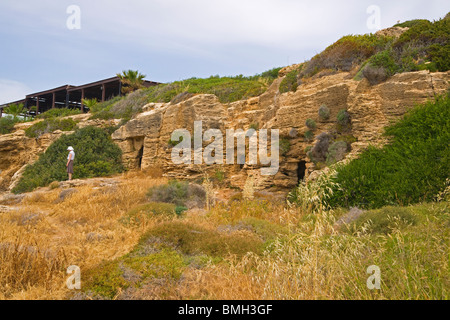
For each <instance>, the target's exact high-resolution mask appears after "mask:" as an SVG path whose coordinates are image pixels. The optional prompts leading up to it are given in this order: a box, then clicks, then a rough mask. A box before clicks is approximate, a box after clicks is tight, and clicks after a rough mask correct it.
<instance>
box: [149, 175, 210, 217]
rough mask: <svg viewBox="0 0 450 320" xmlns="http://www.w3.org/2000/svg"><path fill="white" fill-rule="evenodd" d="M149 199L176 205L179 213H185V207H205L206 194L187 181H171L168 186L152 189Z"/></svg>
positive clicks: (197, 186)
mask: <svg viewBox="0 0 450 320" xmlns="http://www.w3.org/2000/svg"><path fill="white" fill-rule="evenodd" d="M147 198H148V200H150V201H154V202H164V203H172V204H175V205H176V206H177V207H179V208H178V211H180V210H181V211H184V210H183V207H184V208H186V207H200V208H203V207H204V206H205V201H206V192H205V190H204V189H203V188H202V187H201V186H199V185H196V184H189V182H185V181H176V180H172V181H169V183H168V184H165V185H160V186H156V187H152V188H150V189H149V190H148V192H147Z"/></svg>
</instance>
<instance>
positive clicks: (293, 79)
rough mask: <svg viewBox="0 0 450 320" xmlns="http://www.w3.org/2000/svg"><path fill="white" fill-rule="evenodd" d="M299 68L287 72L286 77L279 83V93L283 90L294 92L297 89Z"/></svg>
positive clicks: (283, 91)
mask: <svg viewBox="0 0 450 320" xmlns="http://www.w3.org/2000/svg"><path fill="white" fill-rule="evenodd" d="M299 71H300V69H295V70H292V71H291V72H289V73H288V74H287V75H286V77H285V78H284V79H283V80H282V81H281V83H280V89H279V90H280V93H285V92H289V91H292V92H295V91H296V90H297V87H298V80H297V77H298V74H299Z"/></svg>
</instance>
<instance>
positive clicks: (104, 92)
mask: <svg viewBox="0 0 450 320" xmlns="http://www.w3.org/2000/svg"><path fill="white" fill-rule="evenodd" d="M105 98H106V87H105V84H102V102H105Z"/></svg>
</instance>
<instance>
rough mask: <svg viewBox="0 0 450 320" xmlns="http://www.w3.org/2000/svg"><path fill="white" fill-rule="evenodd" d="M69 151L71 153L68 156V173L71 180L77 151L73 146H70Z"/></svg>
mask: <svg viewBox="0 0 450 320" xmlns="http://www.w3.org/2000/svg"><path fill="white" fill-rule="evenodd" d="M67 151H70V152H69V155H68V156H67V164H66V167H67V173H68V174H69V181H70V180H72V174H73V160H75V152H74V151H73V148H72V147H68V148H67Z"/></svg>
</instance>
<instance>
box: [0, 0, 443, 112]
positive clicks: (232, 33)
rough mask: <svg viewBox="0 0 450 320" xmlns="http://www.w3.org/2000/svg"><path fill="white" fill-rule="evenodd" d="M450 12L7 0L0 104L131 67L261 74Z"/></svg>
mask: <svg viewBox="0 0 450 320" xmlns="http://www.w3.org/2000/svg"><path fill="white" fill-rule="evenodd" d="M70 6H76V8H79V15H78V11H77V10H75V11H73V10H72V8H73V7H70ZM373 6H376V7H373ZM374 8H375V9H374ZM376 8H378V9H379V11H378V9H376ZM68 9H70V10H68ZM448 11H450V1H448V0H426V1H419V0H410V1H401V0H397V1H396V0H387V1H386V0H370V1H366V0H349V1H331V0H330V1H320V0H316V1H302V0H222V1H216V0H128V1H123V0H121V1H118V0H39V1H36V0H1V2H0V43H1V47H0V57H1V59H0V61H1V68H0V104H1V103H5V102H10V101H13V100H18V99H22V98H23V97H24V96H25V94H29V93H33V92H37V91H42V90H46V89H50V88H53V87H58V86H61V85H64V84H72V85H80V84H84V83H88V82H93V81H97V80H100V79H103V78H109V77H112V76H114V75H115V74H116V73H118V72H121V71H122V70H127V69H133V70H139V71H140V72H141V73H143V74H146V75H147V77H146V79H148V80H152V81H158V82H171V81H175V80H181V79H186V78H191V77H208V76H210V75H216V74H218V75H221V76H226V75H238V74H244V75H254V74H257V73H261V72H263V71H265V70H268V69H271V68H274V67H281V66H286V65H290V64H294V63H300V62H303V61H305V60H309V59H310V58H311V57H312V56H314V55H315V54H316V53H319V52H321V51H322V50H323V49H324V48H326V47H327V46H328V45H330V44H332V43H333V42H334V41H336V40H337V39H339V38H340V37H342V36H344V35H347V34H364V33H370V32H375V31H376V28H377V21H379V22H380V24H379V26H378V27H380V28H386V27H390V26H392V25H394V24H395V23H396V22H397V21H398V20H400V21H406V20H411V19H417V18H425V19H429V20H437V19H439V18H442V17H443V16H445V14H446V13H447V12H448ZM377 12H379V19H378V20H377V19H376V18H377V17H378V16H377ZM78 18H79V19H78ZM78 22H79V24H78Z"/></svg>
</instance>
